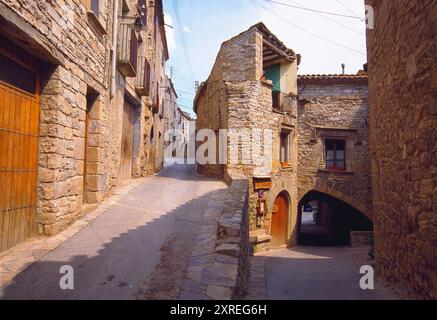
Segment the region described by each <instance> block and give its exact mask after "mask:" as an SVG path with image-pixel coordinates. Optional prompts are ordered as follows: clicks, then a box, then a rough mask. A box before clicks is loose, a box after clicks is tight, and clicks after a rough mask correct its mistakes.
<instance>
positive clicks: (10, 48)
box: [0, 36, 41, 251]
mask: <svg viewBox="0 0 437 320" xmlns="http://www.w3.org/2000/svg"><path fill="white" fill-rule="evenodd" d="M0 55H2V56H4V57H6V58H8V59H10V60H12V61H13V62H15V63H16V64H18V65H20V66H22V67H24V68H26V69H28V70H30V71H32V72H33V73H34V74H35V92H34V93H31V92H28V91H25V90H22V89H20V88H18V87H16V86H15V85H13V84H11V83H8V82H4V81H0V83H1V84H2V86H4V87H6V88H10V89H11V90H13V91H15V92H16V93H18V94H20V95H23V96H25V97H27V98H29V100H33V101H34V103H35V106H37V108H38V110H36V114H35V115H34V116H35V119H34V120H33V121H34V122H33V123H30V120H29V126H30V127H29V130H31V128H32V126H35V127H34V128H33V130H35V136H34V138H35V139H36V146H35V147H36V153H35V154H33V156H34V157H35V159H30V157H28V161H31V160H34V161H35V163H34V164H35V167H34V168H33V167H30V166H29V168H31V169H32V170H34V176H33V181H34V186H33V190H30V193H28V195H29V196H31V197H33V199H34V202H33V203H31V202H29V203H28V205H29V208H32V207H33V212H31V215H30V218H29V219H30V221H29V222H28V225H27V226H26V225H23V228H24V235H23V238H22V236H19V237H18V242H16V241H13V244H12V246H15V245H17V244H18V243H20V242H22V241H24V240H26V239H28V238H29V237H31V236H34V235H35V234H36V233H37V206H38V184H39V179H38V174H39V156H40V139H39V132H40V119H41V114H40V113H41V68H40V62H39V61H38V59H36V58H34V57H33V56H32V55H30V54H29V53H27V52H25V51H24V50H22V49H21V48H20V47H18V46H17V45H15V44H13V43H12V42H10V41H9V40H8V39H6V38H4V37H1V36H0ZM0 116H1V117H3V114H0ZM29 117H30V118H29V119H31V118H32V117H31V116H29ZM28 156H30V152H29V154H28ZM21 161H22V160H21ZM30 164H31V163H30V162H28V165H30ZM30 181H32V180H30ZM5 190H7V187H6V189H5ZM0 218H1V219H3V217H0ZM21 223H24V222H23V221H21ZM2 228H3V226H2ZM0 236H1V234H0ZM15 240H17V237H15ZM8 243H9V241H8ZM2 246H3V247H4V244H3V245H2ZM10 247H11V246H8V244H7V245H6V249H7V248H10ZM0 251H1V248H0Z"/></svg>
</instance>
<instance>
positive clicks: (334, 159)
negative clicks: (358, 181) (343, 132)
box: [325, 139, 346, 171]
mask: <svg viewBox="0 0 437 320" xmlns="http://www.w3.org/2000/svg"><path fill="white" fill-rule="evenodd" d="M325 149H326V169H328V170H342V171H344V170H346V140H334V139H326V140H325Z"/></svg>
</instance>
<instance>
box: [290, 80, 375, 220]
mask: <svg viewBox="0 0 437 320" xmlns="http://www.w3.org/2000/svg"><path fill="white" fill-rule="evenodd" d="M340 80H341V79H340ZM304 81H305V80H302V81H301V82H299V80H298V84H299V89H298V90H299V99H300V101H299V110H298V174H297V175H298V189H299V192H298V198H299V200H300V199H302V198H303V197H304V196H305V195H306V194H307V193H308V192H309V191H311V190H315V191H320V192H325V193H328V194H330V195H332V196H334V197H337V198H338V199H340V200H343V201H344V202H346V203H348V204H350V205H351V206H353V207H355V208H356V209H358V210H360V211H361V212H362V213H363V214H365V215H366V216H367V217H368V218H371V215H372V214H371V202H372V201H371V179H370V153H369V141H370V136H369V134H370V133H369V113H368V93H367V79H366V78H365V79H364V80H355V79H354V76H351V83H350V84H344V83H342V84H339V83H336V81H338V80H330V81H328V82H327V83H320V84H318V83H314V84H307V83H305V82H304ZM322 81H325V80H320V82H322ZM341 81H343V80H341ZM325 138H341V139H345V140H346V170H345V171H344V172H338V171H332V170H327V169H326V165H325V160H326V159H325V158H326V154H325Z"/></svg>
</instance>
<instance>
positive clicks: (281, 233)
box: [270, 192, 289, 247]
mask: <svg viewBox="0 0 437 320" xmlns="http://www.w3.org/2000/svg"><path fill="white" fill-rule="evenodd" d="M288 208H289V203H288V197H287V195H286V194H285V192H282V193H280V194H279V195H278V197H277V198H276V200H275V203H274V205H273V208H272V222H271V228H270V235H271V237H272V238H271V240H270V245H271V246H272V247H279V246H282V245H284V244H285V243H286V241H287V217H288Z"/></svg>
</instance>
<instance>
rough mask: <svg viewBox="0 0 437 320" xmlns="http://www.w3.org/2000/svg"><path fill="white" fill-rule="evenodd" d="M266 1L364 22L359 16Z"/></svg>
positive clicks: (270, 0)
mask: <svg viewBox="0 0 437 320" xmlns="http://www.w3.org/2000/svg"><path fill="white" fill-rule="evenodd" d="M264 1H267V2H272V3H276V4H279V5H281V6H286V7H291V8H295V9H301V10H306V11H312V12H318V13H321V14H327V15H331V16H337V17H343V18H351V19H360V20H362V21H364V20H363V19H362V18H360V17H357V16H349V15H345V14H341V13H335V12H329V11H322V10H316V9H311V8H306V7H302V6H300V5H299V6H294V5H292V4H288V3H283V2H279V1H274V0H264Z"/></svg>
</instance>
